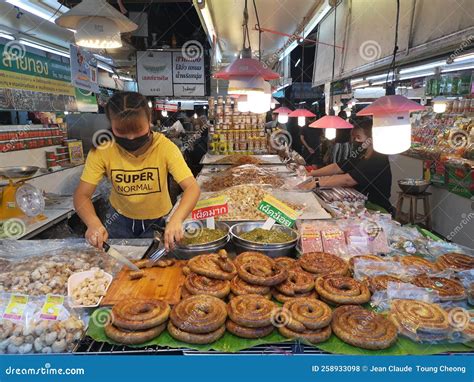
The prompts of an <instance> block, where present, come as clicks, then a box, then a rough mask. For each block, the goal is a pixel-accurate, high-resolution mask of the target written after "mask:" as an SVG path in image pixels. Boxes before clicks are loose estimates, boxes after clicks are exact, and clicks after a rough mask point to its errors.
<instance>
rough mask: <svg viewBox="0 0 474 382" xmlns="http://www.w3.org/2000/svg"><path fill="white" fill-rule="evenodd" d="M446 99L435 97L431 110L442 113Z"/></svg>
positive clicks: (444, 109)
mask: <svg viewBox="0 0 474 382" xmlns="http://www.w3.org/2000/svg"><path fill="white" fill-rule="evenodd" d="M446 101H447V99H446V98H445V97H436V98H434V99H433V111H434V112H435V113H444V112H445V111H446V106H447V103H446Z"/></svg>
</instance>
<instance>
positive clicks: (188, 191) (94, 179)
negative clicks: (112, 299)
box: [74, 92, 200, 249]
mask: <svg viewBox="0 0 474 382" xmlns="http://www.w3.org/2000/svg"><path fill="white" fill-rule="evenodd" d="M105 112H106V115H107V118H108V119H109V121H110V125H111V134H112V135H113V138H114V139H113V140H112V141H109V142H105V143H103V144H101V145H98V146H97V147H96V148H94V149H92V150H91V151H90V152H89V155H88V156H87V160H86V164H85V167H84V172H83V174H82V176H81V181H80V183H79V186H78V187H77V189H76V191H75V193H74V207H75V209H76V211H77V213H78V214H79V216H80V217H81V219H82V221H83V222H84V223H85V224H86V226H87V231H86V239H87V240H88V241H89V242H90V243H91V244H92V245H94V246H96V247H99V248H101V247H102V244H103V242H104V241H105V240H107V239H108V238H109V237H110V238H138V237H152V236H153V229H154V227H156V226H157V225H159V224H160V223H163V219H162V217H163V216H165V215H166V214H168V213H169V211H170V210H171V207H172V205H171V199H170V196H169V192H168V182H167V178H168V174H171V175H172V176H173V178H174V180H175V181H176V182H177V183H178V184H179V185H180V187H181V188H182V189H183V191H184V192H183V196H182V198H181V202H180V203H179V206H178V208H177V209H176V211H175V213H174V214H173V215H172V216H171V218H170V220H169V222H168V224H167V225H166V229H165V235H164V239H165V247H166V248H167V249H170V248H173V247H174V245H175V242H177V241H179V240H181V239H182V237H183V229H182V223H183V221H184V219H185V218H186V217H187V216H188V215H189V213H190V212H191V211H192V209H193V208H194V206H195V205H196V202H197V200H198V199H199V195H200V189H199V185H198V184H197V182H196V179H194V177H193V175H192V173H191V170H190V169H189V167H188V166H187V164H186V162H185V161H184V158H183V156H182V155H181V152H180V151H179V149H178V147H176V145H175V144H174V143H172V142H171V141H170V140H169V139H167V138H166V137H165V136H163V135H162V134H160V133H156V132H152V131H151V129H150V120H151V118H150V117H151V112H150V108H149V107H148V102H147V99H146V98H145V97H144V96H143V95H141V94H139V93H135V92H121V93H116V94H114V95H113V96H112V97H111V98H110V100H109V102H108V103H107V105H106V107H105ZM104 176H107V178H109V180H110V182H111V184H112V190H111V194H110V204H111V205H112V208H113V209H114V211H112V214H111V216H110V217H109V218H108V219H107V222H106V225H105V226H104V224H102V222H101V221H100V220H99V218H98V217H97V214H96V212H95V210H94V206H93V204H92V201H91V198H92V195H93V193H94V191H95V189H96V187H97V185H98V184H99V182H100V181H101V179H102V178H103V177H104ZM106 227H107V228H106Z"/></svg>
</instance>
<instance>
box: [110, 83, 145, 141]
mask: <svg viewBox="0 0 474 382" xmlns="http://www.w3.org/2000/svg"><path fill="white" fill-rule="evenodd" d="M105 114H106V116H107V119H108V120H109V121H112V120H114V128H115V129H117V130H118V131H119V132H121V133H129V132H136V131H138V130H140V129H141V128H142V126H143V125H142V124H141V123H140V122H139V120H140V118H143V117H145V118H146V119H147V120H148V121H151V110H150V107H149V106H148V101H147V99H146V97H144V96H143V95H141V94H140V93H137V92H118V93H115V94H114V95H113V96H112V97H110V99H109V101H108V102H107V104H106V105H105Z"/></svg>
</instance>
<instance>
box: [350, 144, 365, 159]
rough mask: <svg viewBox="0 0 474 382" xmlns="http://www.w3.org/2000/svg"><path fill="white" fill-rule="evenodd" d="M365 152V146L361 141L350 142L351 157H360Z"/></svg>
mask: <svg viewBox="0 0 474 382" xmlns="http://www.w3.org/2000/svg"><path fill="white" fill-rule="evenodd" d="M366 152H367V147H365V145H364V143H363V142H352V145H351V154H350V156H351V158H362V157H363V156H364V155H365V153H366Z"/></svg>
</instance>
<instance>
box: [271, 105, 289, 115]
mask: <svg viewBox="0 0 474 382" xmlns="http://www.w3.org/2000/svg"><path fill="white" fill-rule="evenodd" d="M273 112H274V113H277V114H280V113H281V114H287V115H290V113H291V112H292V110H291V109H288V108H287V107H285V106H282V107H279V108H278V109H275V110H273Z"/></svg>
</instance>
